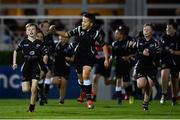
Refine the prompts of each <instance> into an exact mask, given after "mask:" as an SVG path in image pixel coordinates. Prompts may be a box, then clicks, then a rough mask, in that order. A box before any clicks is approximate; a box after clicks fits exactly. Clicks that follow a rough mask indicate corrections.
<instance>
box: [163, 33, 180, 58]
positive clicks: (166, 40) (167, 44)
mask: <svg viewBox="0 0 180 120" xmlns="http://www.w3.org/2000/svg"><path fill="white" fill-rule="evenodd" d="M176 41H177V36H176V35H175V36H172V37H171V36H167V35H164V36H163V37H162V39H161V40H160V47H161V49H160V59H161V60H166V61H172V59H173V55H172V54H171V53H170V51H169V49H172V50H176Z"/></svg>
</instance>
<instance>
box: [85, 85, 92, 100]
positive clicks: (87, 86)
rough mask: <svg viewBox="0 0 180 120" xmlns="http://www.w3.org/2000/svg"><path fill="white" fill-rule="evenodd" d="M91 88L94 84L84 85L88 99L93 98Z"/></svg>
mask: <svg viewBox="0 0 180 120" xmlns="http://www.w3.org/2000/svg"><path fill="white" fill-rule="evenodd" d="M91 88H92V84H91V85H84V90H85V92H86V98H87V100H92V98H91Z"/></svg>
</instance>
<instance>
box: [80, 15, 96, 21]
mask: <svg viewBox="0 0 180 120" xmlns="http://www.w3.org/2000/svg"><path fill="white" fill-rule="evenodd" d="M83 16H84V17H86V18H88V19H89V20H90V21H91V22H92V23H94V22H95V21H96V17H95V15H93V14H91V13H85V14H83Z"/></svg>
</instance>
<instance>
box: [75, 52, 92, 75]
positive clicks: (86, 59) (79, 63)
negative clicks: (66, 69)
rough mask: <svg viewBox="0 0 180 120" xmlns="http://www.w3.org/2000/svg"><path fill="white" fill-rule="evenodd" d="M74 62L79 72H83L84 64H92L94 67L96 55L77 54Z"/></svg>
mask: <svg viewBox="0 0 180 120" xmlns="http://www.w3.org/2000/svg"><path fill="white" fill-rule="evenodd" d="M74 64H75V67H76V70H77V73H78V74H81V73H82V70H83V66H90V67H91V68H93V66H94V64H95V56H94V55H84V56H82V55H75V60H74Z"/></svg>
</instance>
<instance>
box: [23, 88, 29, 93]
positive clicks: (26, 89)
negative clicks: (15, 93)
mask: <svg viewBox="0 0 180 120" xmlns="http://www.w3.org/2000/svg"><path fill="white" fill-rule="evenodd" d="M22 91H23V92H24V93H26V92H29V91H30V88H28V87H23V88H22Z"/></svg>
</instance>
